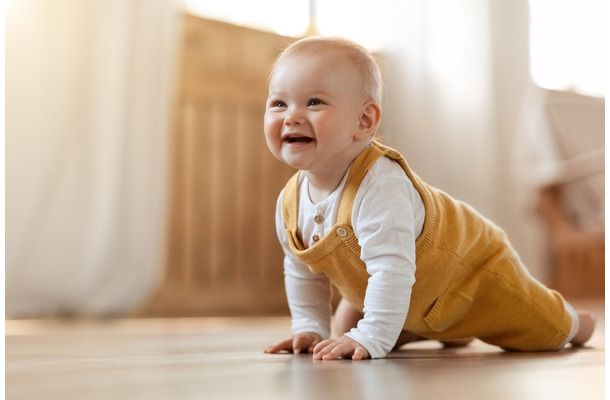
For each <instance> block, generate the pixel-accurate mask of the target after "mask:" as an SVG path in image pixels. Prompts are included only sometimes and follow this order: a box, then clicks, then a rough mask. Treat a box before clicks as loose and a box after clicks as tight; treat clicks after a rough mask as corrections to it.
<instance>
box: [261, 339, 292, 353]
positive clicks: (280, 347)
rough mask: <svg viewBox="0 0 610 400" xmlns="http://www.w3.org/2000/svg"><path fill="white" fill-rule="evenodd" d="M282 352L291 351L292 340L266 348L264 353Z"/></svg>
mask: <svg viewBox="0 0 610 400" xmlns="http://www.w3.org/2000/svg"><path fill="white" fill-rule="evenodd" d="M282 350H286V351H292V338H290V339H285V340H282V341H281V342H279V343H276V344H274V345H271V346H269V347H267V348H266V349H265V350H264V352H265V353H267V354H274V353H278V352H280V351H282Z"/></svg>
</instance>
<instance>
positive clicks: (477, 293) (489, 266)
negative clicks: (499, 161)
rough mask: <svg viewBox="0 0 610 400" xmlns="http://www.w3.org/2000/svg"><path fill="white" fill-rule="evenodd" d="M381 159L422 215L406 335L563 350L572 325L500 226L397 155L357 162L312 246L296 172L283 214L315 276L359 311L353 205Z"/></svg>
mask: <svg viewBox="0 0 610 400" xmlns="http://www.w3.org/2000/svg"><path fill="white" fill-rule="evenodd" d="M383 156H386V157H389V158H390V159H393V160H395V161H396V162H398V163H399V164H400V166H401V167H402V168H403V169H404V171H405V173H406V174H407V175H408V177H409V178H410V179H411V181H412V182H413V185H414V186H415V188H416V190H417V191H418V192H419V194H420V195H421V198H422V200H423V203H424V207H425V212H426V218H425V222H424V227H423V231H422V233H421V235H420V237H419V238H418V239H417V241H416V262H415V264H416V272H415V280H416V281H415V284H414V286H413V290H412V294H411V303H410V307H409V312H408V315H407V319H406V322H405V324H404V327H403V329H404V330H408V331H411V332H414V333H417V334H419V335H421V336H424V337H427V338H430V339H437V340H451V339H458V338H465V337H476V338H479V339H481V340H483V341H485V342H487V343H490V344H493V345H496V346H500V347H502V348H505V349H511V350H522V351H542V350H556V349H558V348H559V347H561V345H562V344H563V343H564V341H565V340H566V338H567V337H568V335H569V333H570V329H571V327H572V316H571V314H570V312H569V311H568V309H567V307H566V304H565V302H564V300H563V298H562V297H561V295H560V294H559V293H557V292H555V291H553V290H550V289H548V288H547V287H545V286H544V285H542V284H541V283H539V282H538V281H537V280H535V279H534V278H533V277H532V276H531V275H530V274H529V273H528V271H527V270H526V268H525V267H524V266H523V264H522V263H521V261H520V259H519V257H518V256H517V254H516V252H515V251H514V250H513V248H512V247H511V245H510V243H509V242H508V239H507V237H506V235H505V234H504V232H503V231H502V230H501V229H500V228H498V227H497V226H496V225H495V224H493V223H492V222H491V221H489V220H487V219H486V218H485V217H483V216H481V215H480V214H478V213H477V212H476V211H475V210H473V209H472V208H471V207H469V206H468V205H466V204H464V203H462V202H459V201H457V200H455V199H453V198H451V197H450V196H449V195H447V194H446V193H444V192H442V191H440V190H438V189H436V188H433V187H431V186H429V185H426V184H425V183H424V182H422V181H421V180H420V179H419V178H418V177H417V176H416V175H415V174H414V173H413V172H412V171H411V169H410V168H409V166H408V165H407V162H406V161H405V159H404V158H403V157H402V156H401V155H400V154H399V153H398V152H397V151H396V150H393V149H391V148H389V147H386V146H383V145H381V144H379V143H377V142H373V144H372V145H371V146H369V147H368V148H367V149H366V150H364V151H363V152H362V153H361V154H360V155H359V156H358V157H357V158H356V159H355V160H354V162H353V163H352V166H351V168H350V172H349V175H348V177H347V181H346V184H345V189H344V191H343V195H342V198H341V202H340V205H339V213H338V218H337V223H336V224H335V225H334V226H333V228H332V229H331V230H330V232H328V233H327V234H326V235H325V236H324V237H323V238H322V239H320V241H318V242H317V243H315V244H314V245H313V246H311V247H309V248H307V249H306V248H305V247H304V246H303V244H302V242H301V241H300V240H299V239H298V237H297V234H296V232H297V221H298V215H297V213H298V208H299V206H298V198H299V196H298V181H299V173H298V172H297V174H295V175H294V176H293V177H292V178H291V179H290V180H289V182H288V183H287V184H286V187H285V188H284V195H283V199H282V212H283V216H284V222H285V224H286V234H287V235H288V242H289V245H290V249H291V251H292V252H293V253H294V254H295V255H296V256H297V257H298V258H299V259H300V260H301V261H303V262H304V263H305V264H307V265H308V266H309V268H310V269H311V270H312V271H313V272H316V273H317V272H323V273H324V274H325V275H326V276H327V277H328V278H329V279H330V280H331V282H332V283H333V284H334V285H335V286H336V287H337V289H338V290H339V292H340V294H341V296H343V298H345V299H346V300H347V301H349V302H350V303H351V304H352V305H354V306H355V307H356V308H358V309H359V310H363V308H364V296H365V292H366V286H367V281H368V278H369V275H368V273H367V271H366V265H365V264H364V262H363V261H362V260H361V259H360V246H359V244H358V238H357V237H356V236H355V234H354V231H353V229H352V224H351V215H352V206H353V203H354V198H355V196H356V193H357V191H358V188H359V186H360V184H361V182H362V179H363V178H364V176H365V175H366V173H367V171H368V170H369V168H370V167H371V166H372V165H373V164H374V163H375V161H377V160H378V159H379V158H380V157H383Z"/></svg>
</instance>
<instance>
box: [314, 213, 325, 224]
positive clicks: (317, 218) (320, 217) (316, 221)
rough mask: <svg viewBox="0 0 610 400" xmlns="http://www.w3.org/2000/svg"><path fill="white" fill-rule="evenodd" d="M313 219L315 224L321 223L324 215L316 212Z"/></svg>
mask: <svg viewBox="0 0 610 400" xmlns="http://www.w3.org/2000/svg"><path fill="white" fill-rule="evenodd" d="M313 220H314V222H315V223H316V224H321V223H322V221H324V217H323V216H321V215H320V214H317V215H316V216H315V217H313Z"/></svg>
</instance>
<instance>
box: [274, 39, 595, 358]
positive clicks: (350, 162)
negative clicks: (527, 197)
mask: <svg viewBox="0 0 610 400" xmlns="http://www.w3.org/2000/svg"><path fill="white" fill-rule="evenodd" d="M381 97H382V81H381V76H380V72H379V67H378V65H377V64H376V62H375V60H374V59H373V57H372V56H371V55H370V54H369V53H368V52H367V51H366V50H365V49H364V48H362V47H361V46H359V45H357V44H355V43H353V42H351V41H348V40H345V39H341V38H324V37H313V38H306V39H303V40H300V41H297V42H296V43H294V44H292V45H291V46H289V47H288V48H286V49H285V50H284V51H283V52H282V54H281V55H280V56H279V57H278V59H277V60H276V62H275V64H274V66H273V69H272V71H271V74H270V79H269V97H268V99H267V104H266V112H265V121H264V130H265V138H266V141H267V145H268V147H269V149H270V151H271V153H272V154H273V155H274V156H275V157H277V158H278V159H279V160H281V161H282V162H284V163H286V164H288V165H290V166H291V167H294V168H296V169H298V170H299V172H297V174H295V175H294V176H293V177H292V179H291V180H290V181H289V182H288V184H287V185H286V187H285V188H284V190H283V191H282V192H281V194H280V196H279V198H278V202H277V212H276V225H277V234H278V237H279V239H280V242H281V244H282V247H283V249H284V252H285V259H284V272H285V284H286V294H287V298H288V303H289V307H290V312H291V315H292V331H293V336H292V337H290V338H287V339H285V340H283V341H281V342H279V343H277V344H275V345H272V346H270V347H268V348H267V349H265V352H266V353H277V352H280V351H291V352H294V353H300V352H302V351H306V352H309V353H312V354H313V358H314V359H323V360H332V359H337V358H352V359H353V360H360V359H364V358H382V357H385V356H386V355H387V354H388V352H390V351H391V350H392V349H393V348H396V347H399V346H401V345H403V344H405V343H407V342H410V341H413V340H421V339H423V338H425V339H434V340H439V341H442V342H444V343H449V344H451V343H467V342H468V341H469V340H470V339H469V338H479V339H480V340H483V341H485V342H487V343H490V344H493V345H497V346H500V347H502V348H504V349H510V350H521V351H551V350H558V349H561V348H562V347H563V346H565V345H566V344H567V343H572V345H582V344H584V343H585V342H586V341H587V340H588V339H589V337H590V336H591V334H592V332H593V329H594V326H595V321H594V319H593V317H592V316H591V315H590V314H589V313H586V312H579V313H577V312H576V311H574V309H573V308H572V307H571V306H570V304H569V303H567V302H566V301H565V300H564V299H563V298H562V297H561V295H560V294H559V293H557V292H555V291H553V290H550V289H548V288H546V287H545V286H543V285H542V284H541V283H539V282H538V281H536V280H535V279H534V278H533V277H532V276H530V274H529V273H528V272H527V270H526V269H525V267H524V266H523V265H522V263H521V261H520V259H519V257H518V256H517V254H516V253H515V251H514V249H513V248H512V247H511V245H510V244H509V242H508V240H507V238H506V236H505V234H504V232H503V231H502V230H501V229H499V228H498V227H497V226H496V225H494V224H493V223H492V222H490V221H489V220H487V219H485V218H484V217H483V216H481V215H480V214H478V213H477V212H476V211H475V210H473V209H472V208H471V207H469V206H468V205H466V204H464V203H462V202H459V201H457V200H455V199H453V198H451V197H450V196H448V195H447V194H445V193H444V192H442V191H440V190H438V189H436V188H434V187H431V186H429V185H427V184H426V183H424V182H423V181H422V180H421V179H420V178H418V176H417V175H416V174H415V173H414V172H413V171H412V170H411V169H410V168H409V166H408V165H407V163H406V161H405V159H404V158H403V157H402V156H401V155H400V154H399V153H398V152H397V151H395V150H393V149H390V148H388V147H386V146H383V145H381V144H379V143H378V142H376V141H375V140H374V137H375V134H376V131H377V128H378V126H379V122H380V120H381ZM331 283H332V284H334V285H335V287H336V288H337V289H338V290H339V292H340V294H341V296H342V299H341V301H340V303H339V305H338V306H337V309H336V311H335V315H334V317H333V318H332V320H333V326H332V328H333V331H334V334H335V335H334V338H332V339H331V338H330V336H331V311H332V310H331V306H330V298H331V287H332V286H331ZM335 336H336V337H335Z"/></svg>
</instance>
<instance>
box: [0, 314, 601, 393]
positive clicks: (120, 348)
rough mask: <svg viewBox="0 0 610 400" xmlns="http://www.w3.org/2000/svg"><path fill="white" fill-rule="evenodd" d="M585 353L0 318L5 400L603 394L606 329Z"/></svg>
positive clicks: (238, 327)
mask: <svg viewBox="0 0 610 400" xmlns="http://www.w3.org/2000/svg"><path fill="white" fill-rule="evenodd" d="M595 307H596V312H595V313H596V315H597V316H598V318H599V321H598V326H597V328H596V331H595V333H594V336H593V338H592V340H591V342H590V343H589V344H588V345H587V346H586V347H585V348H582V349H573V348H569V347H568V348H566V349H564V350H562V351H559V352H553V353H508V352H504V351H501V350H499V349H498V348H496V347H493V346H489V345H486V344H485V343H482V342H480V341H475V342H473V343H472V344H471V345H470V346H468V347H466V348H460V349H443V348H441V346H440V345H439V344H437V343H435V342H421V343H416V344H411V345H408V346H405V347H403V348H402V349H401V350H399V351H396V352H393V353H391V354H390V355H389V356H388V357H387V358H386V359H382V360H372V361H371V360H366V361H360V362H352V361H350V360H340V361H324V362H323V361H314V360H312V358H311V356H309V355H297V356H294V355H292V354H278V355H267V354H263V353H262V349H263V348H264V347H266V346H267V345H268V344H270V343H272V342H275V341H276V340H278V339H281V338H283V337H284V336H285V335H287V334H289V329H290V323H289V320H288V319H287V318H283V317H274V318H180V319H131V320H105V321H100V320H73V321H58V320H46V321H45V320H21V321H6V322H5V325H6V326H5V351H6V356H5V357H6V358H5V383H6V389H5V395H6V398H7V399H20V400H21V399H23V400H28V399H47V400H55V399H62V400H63V399H92V400H97V399H126V400H130V399H265V400H274V399H282V400H284V399H296V400H299V399H350V400H352V399H373V400H379V399H406V398H412V399H418V400H421V399H424V400H425V399H443V398H446V399H452V400H459V399H469V400H472V399H475V400H476V399H494V400H503V399H507V400H509V399H510V400H515V399H520V400H529V399H532V400H533V399H536V400H537V399H602V398H603V396H604V351H605V341H604V339H605V324H604V319H603V303H600V304H597V305H596V306H595Z"/></svg>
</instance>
